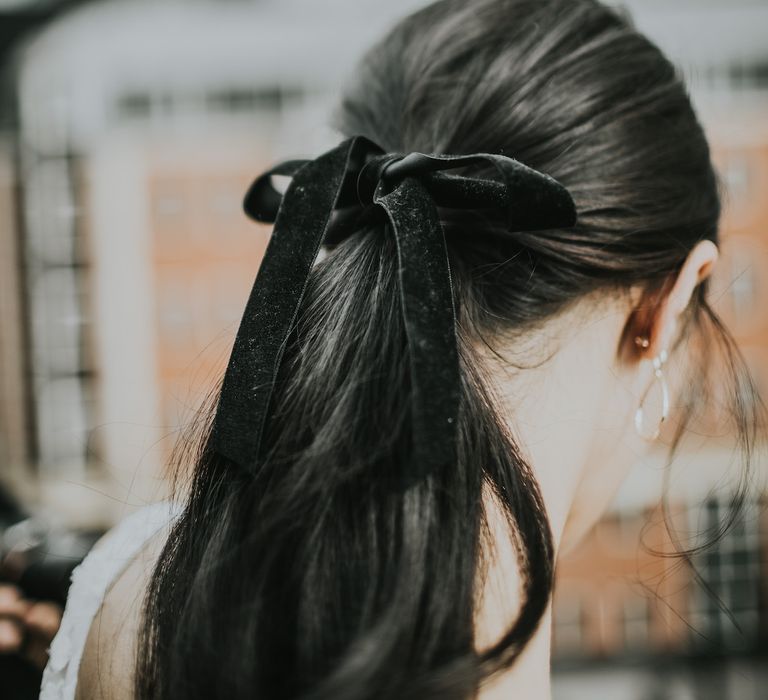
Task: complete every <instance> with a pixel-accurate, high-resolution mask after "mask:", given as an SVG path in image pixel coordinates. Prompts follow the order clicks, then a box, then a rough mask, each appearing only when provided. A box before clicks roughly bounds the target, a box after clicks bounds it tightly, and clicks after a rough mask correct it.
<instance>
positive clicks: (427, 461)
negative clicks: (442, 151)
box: [214, 136, 576, 480]
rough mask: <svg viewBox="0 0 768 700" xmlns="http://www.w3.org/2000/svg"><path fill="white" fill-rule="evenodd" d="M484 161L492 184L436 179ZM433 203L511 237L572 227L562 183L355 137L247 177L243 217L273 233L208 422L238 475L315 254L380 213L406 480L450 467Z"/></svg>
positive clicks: (250, 460)
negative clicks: (488, 218)
mask: <svg viewBox="0 0 768 700" xmlns="http://www.w3.org/2000/svg"><path fill="white" fill-rule="evenodd" d="M489 164H490V165H492V166H495V169H496V171H497V172H498V175H499V178H498V179H492V178H485V177H465V176H459V175H452V174H448V173H445V172H444V171H446V170H450V169H453V168H459V167H464V166H469V165H489ZM273 175H284V176H289V177H290V178H291V180H290V183H289V184H288V187H287V188H286V190H285V192H284V193H282V194H281V193H280V192H279V191H278V190H276V189H275V188H274V186H273V184H272V176H273ZM438 207H445V208H449V209H458V210H462V209H464V210H469V209H472V210H487V211H495V212H497V213H498V214H500V215H501V216H502V217H503V219H502V222H503V224H504V225H505V226H506V227H508V228H509V229H512V230H519V231H523V230H525V231H528V230H541V229H548V228H564V227H570V226H573V225H574V224H575V222H576V210H575V207H574V203H573V200H572V198H571V196H570V193H569V192H568V190H567V189H566V188H565V187H564V186H562V185H561V184H560V183H559V182H557V181H556V180H555V179H553V178H552V177H550V176H549V175H546V174H544V173H542V172H539V171H537V170H534V169H532V168H529V167H528V166H526V165H524V164H522V163H520V162H518V161H516V160H514V159H513V158H509V157H507V156H505V155H501V154H493V153H475V154H470V155H427V154H424V153H418V152H412V153H408V154H398V153H386V152H385V151H384V150H383V149H382V148H381V147H379V146H378V145H377V144H375V143H374V142H372V141H371V140H369V139H367V138H365V137H363V136H354V137H351V138H348V139H346V140H344V141H342V142H341V143H340V144H339V145H337V146H336V147H334V148H332V149H330V150H329V151H327V152H325V153H323V154H322V155H320V156H318V157H317V158H315V159H313V160H290V161H284V162H282V163H279V164H277V165H276V166H274V167H273V168H271V169H270V170H268V171H267V172H265V173H263V174H262V175H260V176H259V177H258V178H257V179H256V180H255V182H254V183H253V185H251V187H250V189H249V191H248V193H247V195H246V198H245V202H244V208H245V211H246V213H247V214H248V215H249V216H250V217H251V218H253V219H255V220H257V221H262V222H270V223H271V222H274V228H273V231H272V235H271V238H270V241H269V245H268V246H267V250H266V252H265V254H264V258H263V260H262V263H261V266H260V268H259V271H258V274H257V276H256V280H255V282H254V285H253V288H252V290H251V294H250V297H249V299H248V302H247V304H246V307H245V311H244V314H243V318H242V321H241V323H240V327H239V329H238V332H237V336H236V338H235V343H234V347H233V350H232V354H231V356H230V359H229V364H228V366H227V370H226V373H225V376H224V382H223V384H222V388H221V395H220V397H219V403H218V407H217V412H216V416H215V423H214V441H215V442H214V447H215V449H216V450H217V451H218V452H219V453H220V454H222V455H223V456H224V457H226V458H228V459H229V460H231V461H232V462H234V463H235V464H237V465H238V466H239V467H240V468H242V469H243V470H245V471H246V472H251V473H254V472H255V471H256V469H257V468H258V465H259V460H260V459H261V457H262V455H261V445H262V437H263V434H264V430H265V426H266V422H267V419H268V413H269V408H270V401H271V399H272V394H273V392H274V388H275V380H276V377H277V373H278V369H279V365H280V361H281V358H282V356H283V351H284V349H285V345H286V342H287V340H288V337H289V335H290V333H291V331H292V329H293V326H294V323H295V321H296V316H297V314H298V310H299V307H300V304H301V301H302V298H303V296H304V291H305V289H306V286H307V280H308V277H309V274H310V271H311V269H312V266H313V264H314V261H315V259H316V257H317V254H318V252H319V249H320V246H321V245H322V244H323V243H324V242H325V243H338V242H339V241H341V240H343V238H344V237H345V236H347V235H349V234H350V233H352V232H353V231H355V230H358V229H359V228H360V226H361V224H362V222H364V221H366V220H370V217H371V216H372V215H375V214H376V211H378V214H379V215H380V214H381V212H382V211H383V212H384V214H385V215H386V217H385V219H384V220H386V221H388V222H389V224H390V227H391V231H392V233H393V235H394V238H395V242H396V246H397V256H398V270H399V281H400V298H401V305H402V313H403V318H404V323H405V329H406V333H407V340H408V352H409V358H410V380H411V392H412V395H411V396H412V421H413V425H412V435H413V443H414V444H413V449H412V452H411V455H412V459H411V463H410V464H409V465H408V469H407V473H408V475H409V479H410V480H418V479H420V478H422V477H424V476H425V475H427V474H429V473H432V472H433V471H434V470H435V469H442V468H447V467H450V465H451V464H452V463H454V462H455V460H456V437H457V430H458V411H459V399H460V379H461V376H460V372H459V354H458V344H457V337H456V311H455V307H454V298H453V287H452V284H451V272H450V267H449V264H448V254H447V248H446V242H445V236H444V232H443V227H442V225H441V220H440V212H439V211H438ZM374 210H376V211H374ZM361 418H364V419H368V420H374V421H375V416H365V417H361Z"/></svg>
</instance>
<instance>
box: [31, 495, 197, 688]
mask: <svg viewBox="0 0 768 700" xmlns="http://www.w3.org/2000/svg"><path fill="white" fill-rule="evenodd" d="M182 507H183V504H181V503H179V502H177V501H170V500H167V501H161V502H159V503H153V504H151V505H148V506H144V507H142V508H139V509H138V510H136V511H134V512H133V513H131V514H130V515H127V516H126V517H125V518H123V519H122V520H121V521H120V522H119V523H118V524H117V525H115V526H114V527H113V528H112V529H111V530H110V531H109V532H108V533H107V535H106V536H105V537H104V538H103V539H102V540H101V541H100V542H99V544H98V546H97V547H95V548H94V549H92V550H91V551H90V552H89V553H88V555H87V556H86V557H85V559H83V561H82V562H81V563H80V564H79V565H78V566H77V567H76V568H75V569H74V571H73V572H72V582H71V584H70V587H69V593H68V595H67V604H66V607H65V608H64V615H63V617H62V618H61V626H60V627H59V631H58V632H57V634H56V636H55V637H54V639H53V641H52V642H51V646H50V647H49V648H48V654H49V657H48V664H47V665H46V667H45V669H44V671H43V679H42V683H41V686H40V700H74V697H75V688H76V686H77V672H78V669H79V668H80V661H81V659H82V656H83V649H84V648H85V641H86V639H87V637H88V630H89V628H90V626H91V621H92V620H93V618H94V617H95V616H96V613H97V612H98V611H99V608H100V607H101V603H102V601H103V600H104V596H105V595H106V592H107V590H108V588H109V586H110V584H111V583H112V582H113V581H114V580H115V579H116V578H117V577H118V575H119V574H120V573H121V572H122V571H123V570H124V569H125V567H126V566H128V564H129V563H130V562H131V559H132V558H133V557H134V556H135V555H136V554H137V553H138V552H139V550H140V549H141V548H142V546H143V545H144V544H145V543H146V542H147V540H149V539H150V538H151V537H152V536H153V535H154V534H155V533H157V532H158V531H159V530H160V528H166V529H170V525H171V523H172V521H173V519H174V518H175V517H176V516H177V515H179V514H180V513H181V511H182Z"/></svg>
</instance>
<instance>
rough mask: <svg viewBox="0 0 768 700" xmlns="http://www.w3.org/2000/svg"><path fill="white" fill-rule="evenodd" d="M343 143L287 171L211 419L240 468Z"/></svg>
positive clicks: (350, 145)
mask: <svg viewBox="0 0 768 700" xmlns="http://www.w3.org/2000/svg"><path fill="white" fill-rule="evenodd" d="M359 148H360V146H359V144H358V140H357V139H356V138H354V137H353V138H351V139H347V140H346V141H343V142H342V143H341V144H339V145H338V146H336V147H335V148H333V149H331V150H330V151H327V152H326V153H324V154H322V155H321V156H319V157H318V158H316V159H315V160H311V161H307V162H306V163H305V164H304V165H302V166H301V167H299V168H298V169H297V170H295V172H293V173H292V175H293V178H292V180H291V182H290V184H289V185H288V188H287V189H286V191H285V194H284V195H283V197H282V201H281V204H280V206H279V210H278V211H277V217H276V219H275V225H274V228H273V232H272V236H271V238H270V241H269V244H268V245H267V249H266V251H265V253H264V258H263V260H262V263H261V266H260V268H259V271H258V274H257V276H256V280H255V281H254V284H253V288H252V289H251V293H250V296H249V298H248V302H247V304H246V306H245V311H244V312H243V317H242V320H241V322H240V327H239V329H238V331H237V335H236V337H235V343H234V346H233V349H232V354H231V356H230V359H229V364H228V366H227V369H226V372H225V375H224V381H223V383H222V388H221V394H220V396H219V402H218V406H217V409H216V415H215V418H214V427H213V430H214V447H215V449H216V451H217V452H218V453H219V454H221V455H223V456H224V457H226V458H228V459H230V460H231V461H233V462H235V463H236V464H237V465H239V466H240V467H241V468H242V469H244V470H246V471H248V472H251V473H254V472H255V471H256V469H257V468H258V460H259V457H260V451H261V443H262V437H263V433H264V429H265V424H266V420H267V414H268V410H269V406H270V400H271V398H272V394H273V392H274V386H275V381H276V378H277V373H278V369H279V365H280V361H281V359H282V356H283V352H284V350H285V344H286V341H287V338H288V336H289V334H290V331H291V329H292V327H293V324H294V323H295V320H296V316H297V314H298V310H299V306H300V304H301V301H302V298H303V296H304V292H305V289H306V286H307V280H308V278H309V274H310V272H311V269H312V266H313V264H314V261H315V259H316V257H317V254H318V252H319V249H320V246H321V244H322V242H323V238H324V236H325V234H326V231H327V229H328V226H329V221H330V219H331V215H332V213H333V209H334V206H335V204H336V201H337V199H338V197H339V192H340V190H341V188H342V185H343V184H344V182H345V176H346V175H347V170H348V169H349V167H350V159H351V158H352V157H353V156H354V155H355V154H356V153H357V151H358V150H359Z"/></svg>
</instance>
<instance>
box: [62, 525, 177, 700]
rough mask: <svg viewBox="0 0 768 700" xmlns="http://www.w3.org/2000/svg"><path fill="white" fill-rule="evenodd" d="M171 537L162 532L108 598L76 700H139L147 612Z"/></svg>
mask: <svg viewBox="0 0 768 700" xmlns="http://www.w3.org/2000/svg"><path fill="white" fill-rule="evenodd" d="M166 535H167V533H166V532H165V530H164V529H161V530H160V531H159V532H157V533H156V534H155V535H153V536H152V537H151V538H150V539H149V540H147V542H146V543H145V544H144V546H143V547H142V548H141V549H140V550H139V552H138V553H137V554H136V556H135V557H134V558H133V559H132V560H131V562H130V563H129V564H128V566H127V567H125V569H123V571H122V572H121V573H120V575H119V576H118V577H117V578H116V579H115V580H114V582H113V583H112V585H111V586H110V588H109V589H108V591H107V594H106V595H105V596H104V601H103V602H102V605H101V607H100V608H99V611H98V612H97V614H96V616H95V617H94V619H93V622H92V623H91V627H90V630H89V632H88V637H87V639H86V642H85V647H84V649H83V657H82V661H81V663H80V669H79V671H78V679H77V692H76V695H75V697H76V700H86V699H87V700H133V679H134V678H133V676H134V674H133V671H134V664H135V661H136V641H137V635H138V630H139V626H140V618H141V607H142V603H143V600H144V594H145V592H146V590H147V586H148V584H149V579H150V576H151V574H152V570H153V568H154V564H155V562H156V561H157V558H158V556H159V555H160V552H161V550H162V548H163V545H164V544H165V538H166Z"/></svg>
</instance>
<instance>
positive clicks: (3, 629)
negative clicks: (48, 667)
mask: <svg viewBox="0 0 768 700" xmlns="http://www.w3.org/2000/svg"><path fill="white" fill-rule="evenodd" d="M61 612H62V611H61V606H60V605H58V604H57V603H52V602H49V601H39V600H31V599H29V598H25V597H24V595H23V593H22V591H21V589H20V588H18V586H14V585H13V584H10V583H7V584H0V654H20V655H21V656H22V657H23V658H24V659H25V660H26V661H28V662H29V663H31V664H32V665H33V666H35V667H36V668H39V669H41V670H42V669H43V668H44V667H45V664H46V663H47V662H48V653H47V651H46V650H47V648H48V645H49V644H50V643H51V640H52V639H53V637H54V635H55V634H56V632H57V631H58V629H59V624H60V623H61Z"/></svg>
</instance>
